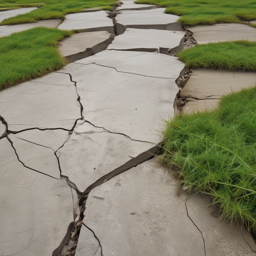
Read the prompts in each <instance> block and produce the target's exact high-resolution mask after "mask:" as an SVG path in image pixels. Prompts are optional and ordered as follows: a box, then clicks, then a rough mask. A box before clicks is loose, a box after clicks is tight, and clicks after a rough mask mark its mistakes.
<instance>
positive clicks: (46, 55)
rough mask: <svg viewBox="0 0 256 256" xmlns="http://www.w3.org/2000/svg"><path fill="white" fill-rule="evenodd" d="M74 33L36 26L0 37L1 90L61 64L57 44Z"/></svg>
mask: <svg viewBox="0 0 256 256" xmlns="http://www.w3.org/2000/svg"><path fill="white" fill-rule="evenodd" d="M73 33H74V32H72V31H63V30H59V29H49V28H42V27H39V28H33V29H30V30H27V31H24V32H20V33H15V34H12V35H10V36H7V37H2V38H0V90H3V89H5V88H7V87H10V86H13V85H15V84H18V83H20V82H24V81H27V80H30V79H32V78H35V77H39V76H42V75H44V74H47V73H49V72H51V71H54V70H57V69H60V68H61V67H63V65H64V64H65V59H64V58H63V57H62V56H61V55H60V54H59V52H58V49H57V44H58V41H60V40H62V39H63V38H65V37H68V36H70V35H72V34H73Z"/></svg>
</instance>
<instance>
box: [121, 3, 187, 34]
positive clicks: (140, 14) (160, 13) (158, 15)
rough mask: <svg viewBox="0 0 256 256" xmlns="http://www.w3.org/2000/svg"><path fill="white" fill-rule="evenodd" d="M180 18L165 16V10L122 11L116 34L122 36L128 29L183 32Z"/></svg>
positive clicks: (170, 15)
mask: <svg viewBox="0 0 256 256" xmlns="http://www.w3.org/2000/svg"><path fill="white" fill-rule="evenodd" d="M179 18H180V17H179V16H177V15H172V14H165V8H155V9H152V10H142V11H121V13H120V14H118V15H117V17H116V23H117V24H116V28H117V31H116V32H117V34H118V35H119V34H122V33H124V31H125V29H126V28H140V29H161V30H182V25H181V23H179V22H178V19H179Z"/></svg>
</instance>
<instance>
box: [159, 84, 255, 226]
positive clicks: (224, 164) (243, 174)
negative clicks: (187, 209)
mask: <svg viewBox="0 0 256 256" xmlns="http://www.w3.org/2000/svg"><path fill="white" fill-rule="evenodd" d="M255 106H256V87H254V88H251V89H246V90H242V91H240V92H239V93H233V94H230V95H228V96H225V97H223V98H222V100H221V102H220V106H219V108H218V109H217V110H215V111H211V112H203V113H194V114H192V115H182V116H181V118H178V117H175V118H173V119H172V120H171V121H170V122H167V128H166V130H165V131H164V136H165V152H164V154H163V161H164V163H165V164H168V165H170V166H171V165H173V164H175V165H177V166H179V167H180V168H181V171H180V177H181V178H182V179H183V182H184V183H185V184H187V185H188V186H189V189H190V191H191V190H196V191H201V192H204V193H206V194H209V195H211V196H212V198H213V204H214V205H218V206H220V208H221V210H222V217H223V218H224V219H226V220H229V221H235V222H236V221H239V222H242V223H246V224H248V226H249V227H251V226H253V227H256V136H255V134H256V108H255Z"/></svg>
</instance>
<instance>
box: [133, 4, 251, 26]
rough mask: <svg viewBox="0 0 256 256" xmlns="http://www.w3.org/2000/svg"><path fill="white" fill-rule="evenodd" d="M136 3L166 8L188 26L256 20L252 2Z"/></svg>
mask: <svg viewBox="0 0 256 256" xmlns="http://www.w3.org/2000/svg"><path fill="white" fill-rule="evenodd" d="M136 3H146V4H157V5H159V6H162V7H167V9H166V12H167V13H171V14H176V15H179V16H182V17H181V18H180V19H179V21H180V22H182V23H183V24H184V25H190V26H195V25H199V24H215V23H238V22H241V21H249V20H256V2H255V1H252V0H243V1H240V0H233V1H230V0H207V1H202V0H139V1H137V2H136Z"/></svg>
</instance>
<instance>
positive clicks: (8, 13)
mask: <svg viewBox="0 0 256 256" xmlns="http://www.w3.org/2000/svg"><path fill="white" fill-rule="evenodd" d="M36 9H37V8H36V7H28V8H20V9H15V10H8V11H2V12H0V22H2V21H3V20H6V19H9V18H11V17H14V16H17V15H20V14H25V13H28V12H31V11H33V10H36Z"/></svg>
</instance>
